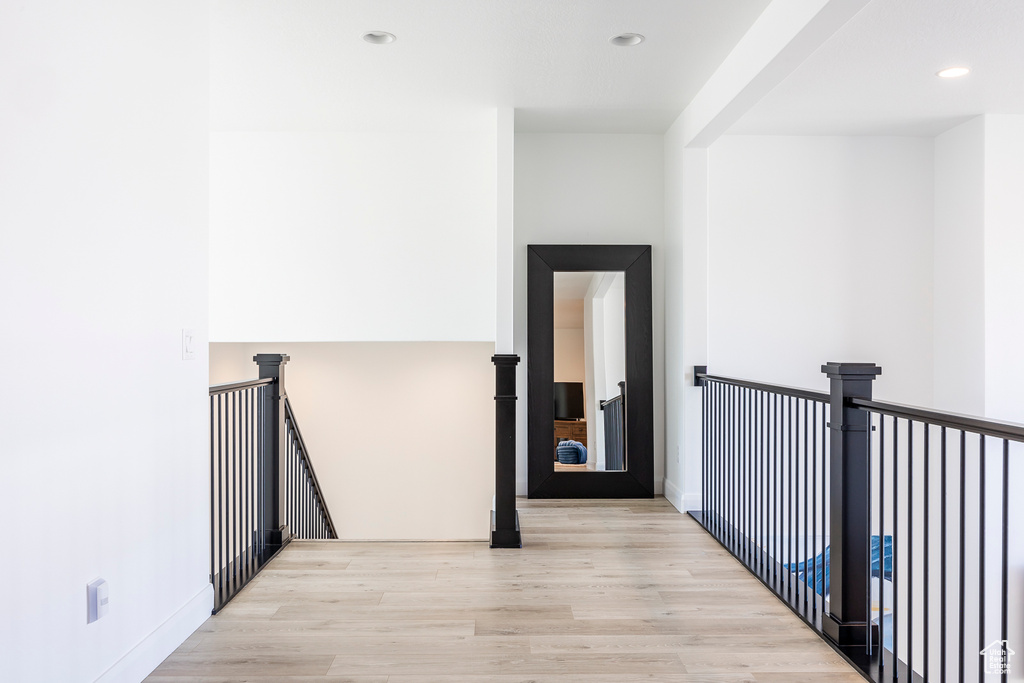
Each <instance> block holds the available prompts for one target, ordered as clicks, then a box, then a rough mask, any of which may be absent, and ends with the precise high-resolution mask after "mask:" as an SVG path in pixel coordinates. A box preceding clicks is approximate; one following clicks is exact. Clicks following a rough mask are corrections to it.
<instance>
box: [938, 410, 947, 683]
mask: <svg viewBox="0 0 1024 683" xmlns="http://www.w3.org/2000/svg"><path fill="white" fill-rule="evenodd" d="M939 438H940V446H939V450H940V451H941V454H940V460H939V468H940V469H939V494H940V495H939V531H940V534H941V536H942V537H941V539H940V540H939V555H940V556H941V557H940V558H939V584H940V587H941V590H942V596H941V597H940V598H939V614H940V620H939V640H940V642H939V664H940V666H939V680H940V683H946V428H945V427H940V428H939Z"/></svg>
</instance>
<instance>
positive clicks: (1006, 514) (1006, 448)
mask: <svg viewBox="0 0 1024 683" xmlns="http://www.w3.org/2000/svg"><path fill="white" fill-rule="evenodd" d="M1009 482H1010V442H1009V441H1008V440H1007V439H1003V539H1002V541H1003V543H1002V545H1003V548H1002V560H1003V566H1002V571H1003V577H1002V578H1003V581H1002V596H1003V599H1002V600H1001V601H1000V602H1001V603H1002V606H1003V610H1002V614H1001V615H1000V620H999V633H1000V636H999V638H1000V640H1002V641H1003V643H1004V644H1005V642H1006V639H1007V626H1008V620H1007V613H1006V612H1007V607H1006V604H1007V602H1009V596H1010V593H1009V574H1008V569H1009V567H1008V557H1009V555H1008V553H1009V531H1008V529H1009V527H1010V484H1009ZM1006 669H1007V667H1004V668H1003V674H1002V679H1003V683H1006V677H1007V675H1008V671H1007V670H1006Z"/></svg>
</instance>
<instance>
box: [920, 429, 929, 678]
mask: <svg viewBox="0 0 1024 683" xmlns="http://www.w3.org/2000/svg"><path fill="white" fill-rule="evenodd" d="M922 424H923V425H924V512H923V514H922V515H921V521H922V524H924V530H923V533H924V561H923V562H922V563H921V570H922V571H923V572H924V576H923V577H921V581H922V582H923V583H924V595H923V596H922V598H921V604H922V607H923V612H924V643H923V648H922V650H923V651H922V654H921V656H922V657H923V658H924V668H923V669H922V673H923V674H924V680H926V681H927V680H930V678H929V673H930V671H931V662H930V661H929V659H930V658H929V656H928V649H929V648H928V641H929V633H930V631H931V623H930V622H931V620H930V619H929V613H928V603H929V600H928V595H929V591H928V584H929V583H931V582H930V581H929V580H928V573H929V572H928V567H929V565H931V559H932V557H931V553H930V551H929V548H930V547H931V546H930V545H929V542H928V541H929V538H928V537H929V536H930V534H929V533H928V532H929V524H928V516H929V515H930V514H931V505H930V501H931V496H930V495H929V489H931V484H932V482H931V478H930V471H931V470H930V468H929V467H928V461H929V460H931V448H930V440H929V437H930V433H929V432H931V425H929V424H928V423H927V422H924V423H922Z"/></svg>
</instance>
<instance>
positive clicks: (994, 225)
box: [984, 116, 1024, 423]
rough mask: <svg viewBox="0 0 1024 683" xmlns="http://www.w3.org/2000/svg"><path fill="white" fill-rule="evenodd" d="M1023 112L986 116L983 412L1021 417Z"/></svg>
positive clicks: (1004, 417)
mask: <svg viewBox="0 0 1024 683" xmlns="http://www.w3.org/2000/svg"><path fill="white" fill-rule="evenodd" d="M1022 189H1024V116H986V117H985V245H984V250H985V285H984V286H985V414H986V415H987V416H988V417H992V418H995V419H1000V420H1010V421H1012V422H1019V423H1024V392H1022V391H1021V386H1022V383H1024V354H1022V353H1021V340H1024V267H1022V259H1024V191H1022Z"/></svg>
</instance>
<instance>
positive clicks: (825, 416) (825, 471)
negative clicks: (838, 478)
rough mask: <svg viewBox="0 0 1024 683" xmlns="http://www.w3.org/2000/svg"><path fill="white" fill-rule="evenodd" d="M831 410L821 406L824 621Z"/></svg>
mask: <svg viewBox="0 0 1024 683" xmlns="http://www.w3.org/2000/svg"><path fill="white" fill-rule="evenodd" d="M830 414H831V410H830V408H829V404H828V403H824V404H822V406H821V610H819V612H818V614H819V618H820V619H822V620H824V619H825V592H826V591H825V577H826V576H827V573H826V572H828V571H829V569H828V565H829V564H830V563H829V562H827V561H826V558H825V551H826V550H827V549H828V547H829V544H828V543H826V542H825V535H826V534H827V533H828V524H829V523H830V520H829V518H828V508H829V505H831V501H829V499H828V481H829V475H830V470H829V464H828V460H829V455H828V452H827V448H828V420H829V415H830ZM814 572H815V577H816V578H815V580H817V572H818V563H817V560H815V563H814Z"/></svg>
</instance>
